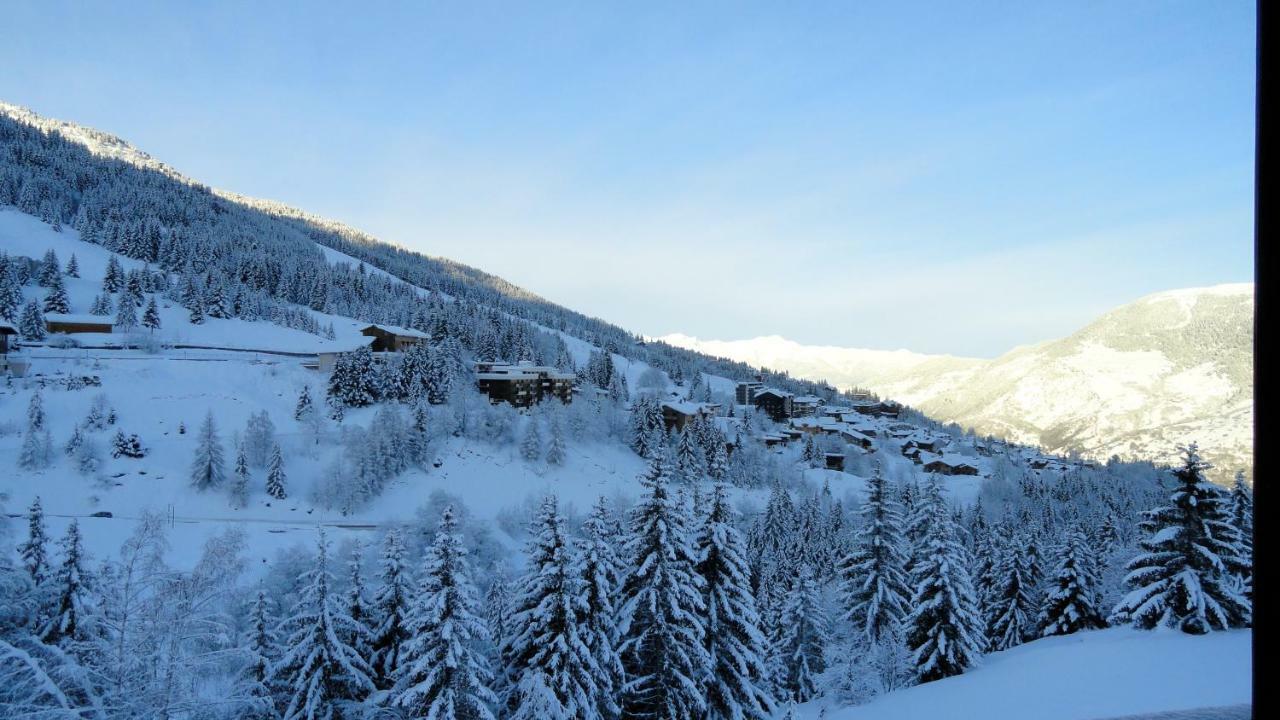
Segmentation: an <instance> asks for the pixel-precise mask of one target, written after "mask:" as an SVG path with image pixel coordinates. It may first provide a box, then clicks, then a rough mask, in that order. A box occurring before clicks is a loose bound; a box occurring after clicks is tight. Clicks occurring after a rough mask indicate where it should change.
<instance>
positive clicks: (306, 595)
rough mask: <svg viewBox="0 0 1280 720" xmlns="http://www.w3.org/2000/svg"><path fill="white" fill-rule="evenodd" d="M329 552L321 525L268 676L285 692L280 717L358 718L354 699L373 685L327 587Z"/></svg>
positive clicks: (298, 719)
mask: <svg viewBox="0 0 1280 720" xmlns="http://www.w3.org/2000/svg"><path fill="white" fill-rule="evenodd" d="M328 557H329V543H328V541H327V540H326V539H325V535H324V531H323V530H321V531H320V537H319V540H318V542H317V547H316V564H315V567H313V568H312V569H311V570H309V571H308V572H307V573H306V575H304V576H303V578H302V581H303V590H302V593H301V597H300V598H299V600H298V603H297V605H296V606H295V607H294V608H293V612H292V614H291V615H290V617H289V618H288V619H287V620H286V621H285V622H284V623H282V625H281V627H282V629H284V630H285V631H286V632H288V634H289V636H288V639H287V640H286V642H285V645H284V652H283V654H282V655H281V657H280V659H279V660H278V661H277V662H276V663H275V665H273V666H272V668H271V678H272V681H273V682H275V683H277V684H279V685H280V686H281V687H283V688H285V693H286V695H287V696H288V704H287V707H286V708H285V711H284V713H283V716H284V720H329V719H330V718H357V717H360V716H361V714H360V711H359V708H358V707H355V704H356V703H359V702H360V701H361V700H363V699H364V698H365V697H366V696H368V694H369V693H371V692H373V690H374V687H373V681H372V680H370V679H369V675H370V672H371V671H370V668H369V665H368V664H367V663H366V662H365V660H364V658H362V657H360V654H359V653H358V652H356V650H355V649H354V648H352V647H351V646H350V645H349V644H348V643H347V642H346V641H345V640H344V639H343V638H344V637H350V635H351V632H352V630H351V627H352V624H353V623H352V621H351V619H350V618H348V617H347V616H346V613H344V612H343V611H342V609H341V608H340V607H338V601H339V598H338V597H337V596H335V595H334V594H333V593H332V592H331V591H330V585H331V584H332V582H333V575H332V574H331V573H330V572H329V562H328Z"/></svg>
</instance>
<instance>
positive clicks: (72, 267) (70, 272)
mask: <svg viewBox="0 0 1280 720" xmlns="http://www.w3.org/2000/svg"><path fill="white" fill-rule="evenodd" d="M66 272H67V277H73V278H78V277H80V261H79V260H77V259H76V254H75V253H71V259H70V260H68V261H67V270H66Z"/></svg>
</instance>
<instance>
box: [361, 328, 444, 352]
mask: <svg viewBox="0 0 1280 720" xmlns="http://www.w3.org/2000/svg"><path fill="white" fill-rule="evenodd" d="M360 334H361V335H366V336H368V337H371V338H373V342H372V343H371V344H370V345H369V347H370V348H372V349H373V351H374V352H404V351H405V350H408V349H409V348H410V347H412V346H414V345H417V344H418V343H420V342H426V341H427V340H429V339H430V337H431V336H429V335H427V334H426V333H424V332H422V331H421V330H412V329H410V328H402V327H396V326H395V325H370V326H369V327H367V328H365V329H363V330H361V331H360Z"/></svg>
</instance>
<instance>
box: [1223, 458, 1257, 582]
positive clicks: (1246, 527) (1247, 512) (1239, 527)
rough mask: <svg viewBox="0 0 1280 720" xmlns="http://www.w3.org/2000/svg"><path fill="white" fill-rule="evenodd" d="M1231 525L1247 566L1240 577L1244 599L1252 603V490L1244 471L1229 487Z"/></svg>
mask: <svg viewBox="0 0 1280 720" xmlns="http://www.w3.org/2000/svg"><path fill="white" fill-rule="evenodd" d="M1229 512H1230V515H1231V524H1232V525H1234V526H1235V529H1236V532H1237V533H1239V534H1240V553H1241V555H1242V557H1243V559H1244V563H1245V564H1246V565H1247V566H1248V569H1247V570H1244V571H1243V572H1242V573H1241V575H1242V577H1241V579H1242V580H1243V581H1244V585H1245V598H1246V599H1248V600H1249V603H1250V604H1252V603H1253V490H1252V489H1250V488H1249V486H1248V485H1247V484H1246V483H1245V479H1244V471H1243V470H1238V471H1236V477H1235V482H1234V483H1233V484H1232V486H1231V501H1230V511H1229Z"/></svg>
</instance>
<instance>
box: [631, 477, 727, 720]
mask: <svg viewBox="0 0 1280 720" xmlns="http://www.w3.org/2000/svg"><path fill="white" fill-rule="evenodd" d="M668 482H669V480H668V477H667V467H666V459H665V457H664V453H656V454H655V455H654V457H653V458H652V459H651V460H650V464H649V471H648V472H647V473H646V474H645V475H643V476H642V477H641V478H640V484H641V485H642V486H643V487H644V490H645V492H644V494H643V495H642V496H641V498H640V501H639V502H638V503H637V504H636V506H635V508H633V509H632V514H631V527H630V533H629V535H628V540H627V547H626V557H627V558H628V560H629V561H630V565H629V567H630V568H631V570H630V572H629V574H628V575H627V577H626V578H625V580H624V581H623V585H622V592H621V593H620V595H621V598H622V605H621V608H620V609H619V615H620V618H621V622H620V625H621V627H622V628H623V631H622V643H621V645H620V648H619V650H620V654H621V656H622V662H623V667H624V668H625V670H626V676H627V684H626V686H625V688H624V689H623V696H622V708H623V715H624V717H655V718H671V719H672V720H674V719H675V718H690V717H695V716H698V715H701V714H702V713H704V712H705V710H706V700H705V697H704V695H703V690H702V682H703V679H704V678H705V676H706V672H707V669H708V667H709V665H710V660H709V658H708V657H707V651H706V644H705V643H706V630H705V628H704V626H703V622H702V617H703V615H704V614H705V612H706V606H705V605H704V603H703V601H702V593H701V590H702V587H701V586H702V578H701V576H699V575H698V574H697V572H696V565H697V557H696V555H695V552H694V549H693V544H692V542H691V537H690V529H689V528H688V527H687V526H686V524H685V519H686V515H685V511H684V510H683V509H682V508H680V507H678V506H677V502H676V500H675V499H674V498H672V496H671V494H670V492H669V490H668V487H667V483H668Z"/></svg>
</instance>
